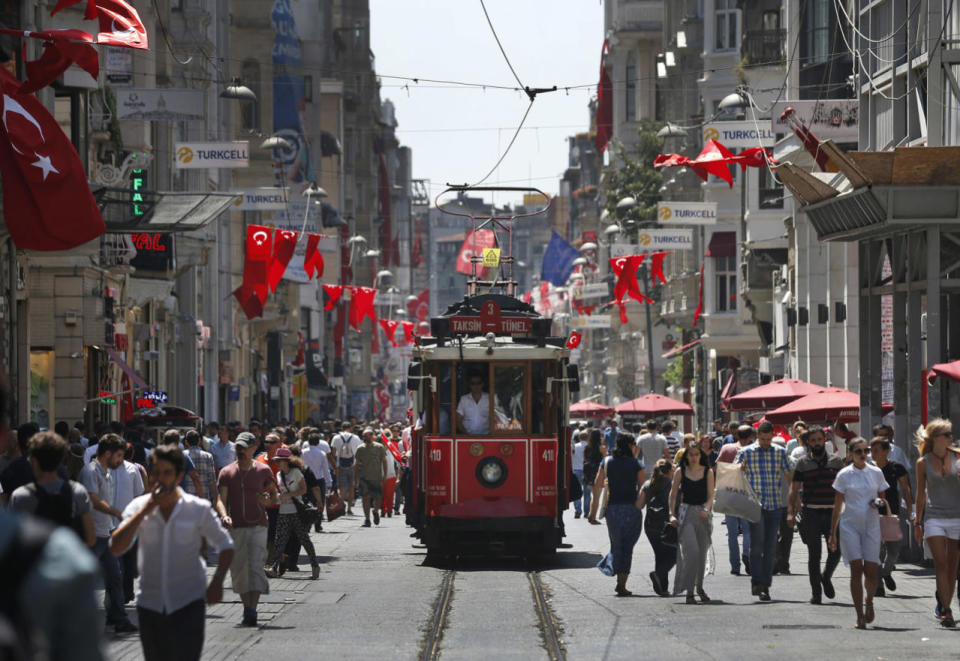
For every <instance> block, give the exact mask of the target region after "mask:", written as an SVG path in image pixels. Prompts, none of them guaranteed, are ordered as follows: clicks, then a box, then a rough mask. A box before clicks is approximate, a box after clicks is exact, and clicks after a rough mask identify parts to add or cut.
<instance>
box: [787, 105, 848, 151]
mask: <svg viewBox="0 0 960 661" xmlns="http://www.w3.org/2000/svg"><path fill="white" fill-rule="evenodd" d="M788 107H789V108H793V109H794V111H796V115H795V116H796V117H797V119H799V120H800V121H801V122H803V123H804V124H805V125H806V127H807V128H808V129H810V130H811V131H812V132H813V134H814V135H815V136H817V138H819V139H820V140H827V139H830V140H834V141H835V142H857V140H859V139H860V130H859V126H858V122H857V112H858V101H857V99H824V100H822V101H813V100H809V101H778V102H777V103H775V104H773V108H772V109H771V110H770V128H771V129H772V130H773V131H774V132H776V133H793V130H792V129H791V128H790V127H789V126H787V123H786V121H781V119H780V115H782V114H783V111H784V110H786V109H787V108H788Z"/></svg>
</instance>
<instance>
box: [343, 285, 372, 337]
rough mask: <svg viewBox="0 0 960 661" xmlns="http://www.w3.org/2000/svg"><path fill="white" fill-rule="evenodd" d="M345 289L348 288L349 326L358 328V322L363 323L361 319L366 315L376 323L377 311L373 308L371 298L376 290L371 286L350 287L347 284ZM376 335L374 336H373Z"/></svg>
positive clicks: (357, 329)
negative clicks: (349, 296)
mask: <svg viewBox="0 0 960 661" xmlns="http://www.w3.org/2000/svg"><path fill="white" fill-rule="evenodd" d="M347 289H349V290H350V294H351V298H350V319H349V321H350V326H352V327H353V329H354V330H356V331H359V330H360V324H362V323H363V320H364V319H365V318H367V317H370V320H371V321H372V322H373V323H374V324H376V323H377V313H376V312H374V309H373V299H374V298H375V297H376V295H377V290H376V289H374V288H373V287H352V286H348V287H347ZM374 337H376V336H374Z"/></svg>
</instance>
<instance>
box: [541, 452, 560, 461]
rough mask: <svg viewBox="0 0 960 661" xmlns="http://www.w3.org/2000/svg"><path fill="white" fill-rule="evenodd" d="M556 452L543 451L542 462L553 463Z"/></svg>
mask: <svg viewBox="0 0 960 661" xmlns="http://www.w3.org/2000/svg"><path fill="white" fill-rule="evenodd" d="M556 452H557V451H556V450H544V451H543V460H544V461H555V460H556V458H557V457H556Z"/></svg>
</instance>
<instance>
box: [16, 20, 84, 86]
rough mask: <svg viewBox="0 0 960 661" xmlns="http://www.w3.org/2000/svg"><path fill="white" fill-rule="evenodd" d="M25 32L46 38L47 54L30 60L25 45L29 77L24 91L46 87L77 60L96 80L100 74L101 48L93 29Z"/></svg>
mask: <svg viewBox="0 0 960 661" xmlns="http://www.w3.org/2000/svg"><path fill="white" fill-rule="evenodd" d="M4 32H8V31H4ZM9 32H16V31H15V30H10V31H9ZM23 36H30V37H36V38H39V39H44V41H45V42H46V43H44V45H43V54H42V55H41V56H40V58H39V59H36V60H33V61H32V62H28V61H27V57H26V50H27V45H26V44H24V45H23V50H24V57H23V67H24V70H25V71H26V74H27V80H26V81H25V82H24V83H23V85H21V86H20V93H21V94H28V93H32V92H36V91H37V90H39V89H42V88H44V87H46V86H47V85H49V84H50V83H52V82H53V81H55V80H56V79H57V78H59V77H60V76H61V75H62V74H63V72H64V71H66V70H67V69H69V68H70V65H71V64H76V65H77V66H78V67H80V68H81V69H83V70H84V71H86V72H87V73H89V74H90V76H91V77H93V79H94V80H96V79H97V78H98V77H99V76H100V62H99V57H98V55H97V49H96V48H94V47H93V35H92V34H90V33H89V32H84V31H83V30H44V31H43V32H24V33H23Z"/></svg>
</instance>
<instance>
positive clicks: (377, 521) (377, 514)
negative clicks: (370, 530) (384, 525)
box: [373, 510, 380, 526]
mask: <svg viewBox="0 0 960 661" xmlns="http://www.w3.org/2000/svg"><path fill="white" fill-rule="evenodd" d="M373 522H374V523H375V524H377V525H378V526H379V525H380V512H377V511H376V510H374V512H373Z"/></svg>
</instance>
